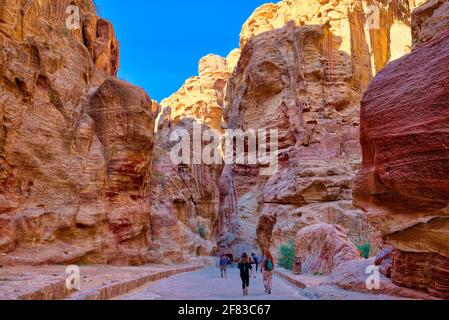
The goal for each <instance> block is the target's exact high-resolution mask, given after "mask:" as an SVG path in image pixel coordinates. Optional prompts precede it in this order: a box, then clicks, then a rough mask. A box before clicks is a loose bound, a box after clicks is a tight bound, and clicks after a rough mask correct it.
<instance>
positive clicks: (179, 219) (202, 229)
mask: <svg viewBox="0 0 449 320" xmlns="http://www.w3.org/2000/svg"><path fill="white" fill-rule="evenodd" d="M169 112H170V108H166V109H165V111H164V114H163V116H162V118H161V120H160V124H159V130H158V132H157V134H156V142H155V150H154V154H155V158H154V168H153V171H152V177H151V182H150V184H151V191H150V203H151V225H150V228H151V230H152V235H151V237H152V240H153V245H152V248H151V252H152V257H153V259H154V261H160V262H165V263H177V262H184V261H186V260H191V259H192V258H195V257H196V256H208V255H210V254H211V253H212V252H213V250H214V249H215V248H216V232H217V228H218V219H219V212H218V199H219V190H218V184H217V182H218V178H219V177H220V175H221V171H222V169H223V166H222V165H206V164H193V155H191V157H190V163H189V164H183V163H181V164H179V165H175V164H173V162H172V161H171V159H170V153H171V150H173V147H174V145H175V143H176V142H172V141H170V137H171V135H172V133H174V132H175V131H179V130H184V131H185V132H186V133H188V135H189V136H190V137H193V130H194V125H195V126H197V127H198V128H199V129H198V130H199V132H202V133H203V132H204V131H205V130H207V129H209V127H208V126H206V125H204V124H201V123H199V122H197V121H196V120H193V119H183V120H180V121H179V122H177V124H176V125H175V124H174V122H173V121H172V120H170V118H171V117H170V114H169ZM179 132H181V131H179ZM217 135H219V133H217ZM203 146H204V145H203Z"/></svg>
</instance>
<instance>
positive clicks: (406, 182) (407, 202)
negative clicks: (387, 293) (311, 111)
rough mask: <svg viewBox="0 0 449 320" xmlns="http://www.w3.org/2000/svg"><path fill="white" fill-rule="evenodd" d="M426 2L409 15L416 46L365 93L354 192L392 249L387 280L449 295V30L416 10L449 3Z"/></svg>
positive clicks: (435, 9)
mask: <svg viewBox="0 0 449 320" xmlns="http://www.w3.org/2000/svg"><path fill="white" fill-rule="evenodd" d="M431 5H433V7H432V8H433V9H432V10H430V9H429V8H428V7H427V5H423V6H422V7H420V8H418V9H419V11H418V13H417V14H416V15H415V17H416V16H418V17H419V18H418V20H417V21H416V23H417V24H419V26H416V25H414V30H418V29H419V30H420V32H418V33H415V35H416V36H418V38H417V39H415V41H414V43H415V44H416V47H415V49H414V51H413V52H412V53H411V54H409V55H407V56H406V57H404V58H402V59H400V60H398V61H395V62H393V63H391V64H390V65H388V66H387V68H385V69H384V70H383V71H382V72H381V73H380V74H379V75H378V76H377V77H376V78H375V79H374V81H373V82H372V84H371V85H370V87H369V89H368V91H367V93H366V94H365V96H364V98H363V101H362V116H361V119H362V120H361V121H362V125H361V142H362V147H363V168H362V170H361V171H360V173H359V175H358V178H357V182H356V188H355V189H354V195H355V203H356V204H357V206H359V207H361V208H363V209H364V210H365V211H366V212H367V215H368V218H369V219H370V221H371V222H372V223H373V224H374V225H375V226H376V227H377V228H378V229H379V230H380V231H381V232H382V234H383V236H384V237H385V238H386V239H387V240H388V242H390V243H391V244H392V245H393V246H394V247H395V251H394V252H393V253H392V255H391V257H392V270H391V273H392V279H393V282H395V283H397V284H400V285H403V286H408V287H412V288H419V289H423V290H427V291H428V292H429V293H431V294H433V295H435V296H438V297H444V298H448V297H449V246H448V245H447V243H448V241H449V210H448V208H449V183H448V181H449V171H448V165H449V148H448V145H447V141H448V132H449V127H448V121H447V119H448V114H449V102H448V101H449V90H448V86H449V82H448V81H449V80H448V77H447V72H448V69H449V28H447V27H446V28H445V29H444V30H441V32H439V33H434V32H431V31H429V29H428V28H430V30H437V29H433V28H434V27H438V26H439V25H438V24H436V23H435V24H433V23H428V22H426V21H423V20H422V17H423V16H422V15H421V12H422V10H424V11H426V10H427V12H428V14H432V13H433V15H431V16H429V17H428V21H440V20H439V17H441V16H442V15H445V14H446V15H447V12H448V11H447V10H448V9H449V7H448V6H447V2H446V1H444V2H440V1H431V2H429V6H431ZM418 9H417V10H418ZM443 10H446V13H444V11H443ZM434 15H436V16H434ZM430 33H433V34H432V37H431V39H430V40H429V37H428V35H429V34H430Z"/></svg>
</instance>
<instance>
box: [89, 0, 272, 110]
mask: <svg viewBox="0 0 449 320" xmlns="http://www.w3.org/2000/svg"><path fill="white" fill-rule="evenodd" d="M95 2H96V5H97V7H98V10H99V15H100V16H102V17H104V18H106V19H108V20H110V21H111V22H112V23H113V24H114V27H115V31H116V34H117V37H118V39H119V41H120V51H121V65H120V71H119V77H120V78H122V79H125V80H127V81H129V82H132V83H133V84H135V85H138V86H141V87H143V88H144V89H145V90H146V91H147V92H148V94H149V95H150V96H151V97H152V98H153V99H156V100H158V101H161V100H162V99H163V98H165V97H168V96H169V95H171V94H172V93H173V92H175V91H176V90H178V88H179V87H180V86H181V85H182V83H183V82H184V81H185V80H186V79H187V78H189V77H191V76H194V75H197V73H198V61H199V59H200V58H201V57H203V56H205V55H206V54H209V53H215V54H219V55H222V56H226V55H227V54H228V53H229V52H230V51H231V50H232V49H234V48H237V47H238V46H239V35H240V30H241V27H242V25H243V23H244V22H245V21H246V19H247V18H248V17H249V16H250V15H251V13H252V12H253V11H254V9H256V8H257V7H258V6H260V5H262V4H264V3H266V2H267V1H266V0H226V1H225V0H221V1H219V0H193V1H182V0H176V1H167V0H166V1H164V0H132V1H117V0H95Z"/></svg>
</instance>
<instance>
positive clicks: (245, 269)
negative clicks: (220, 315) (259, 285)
mask: <svg viewBox="0 0 449 320" xmlns="http://www.w3.org/2000/svg"><path fill="white" fill-rule="evenodd" d="M238 268H239V269H240V278H241V279H242V289H243V295H244V296H247V295H248V294H249V275H250V271H251V270H252V268H253V266H252V265H251V259H250V258H249V257H248V254H246V253H244V254H243V255H242V259H241V260H240V263H239V266H238Z"/></svg>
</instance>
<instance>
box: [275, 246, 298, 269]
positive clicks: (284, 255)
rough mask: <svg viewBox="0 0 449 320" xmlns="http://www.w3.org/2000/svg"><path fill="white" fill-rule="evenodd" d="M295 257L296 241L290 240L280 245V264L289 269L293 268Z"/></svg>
mask: <svg viewBox="0 0 449 320" xmlns="http://www.w3.org/2000/svg"><path fill="white" fill-rule="evenodd" d="M294 259H295V242H294V241H293V240H290V241H289V242H288V243H287V244H283V245H281V246H280V247H279V265H280V266H281V267H282V268H285V269H287V270H293V261H294Z"/></svg>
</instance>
